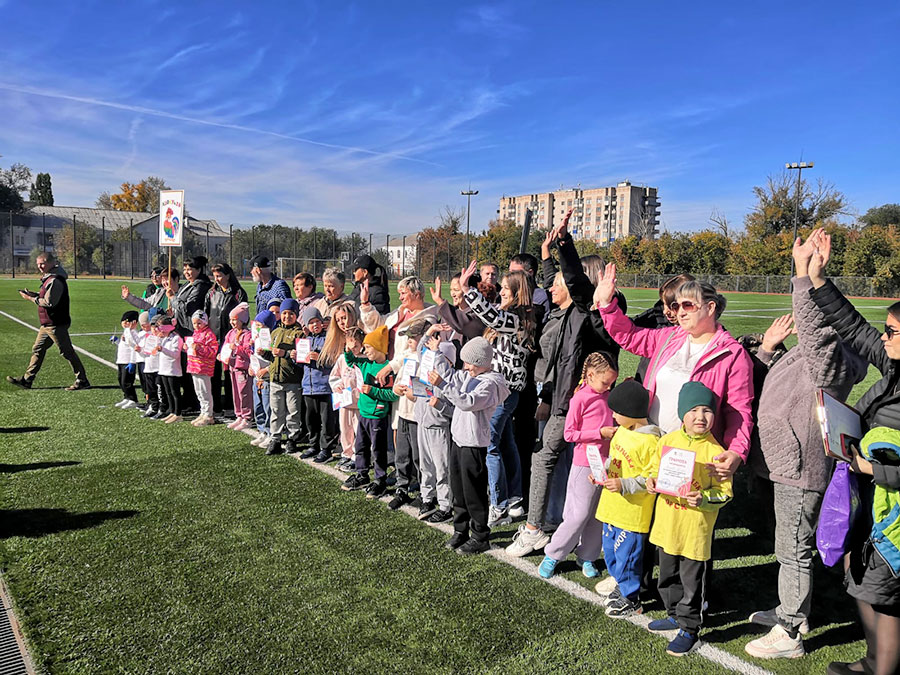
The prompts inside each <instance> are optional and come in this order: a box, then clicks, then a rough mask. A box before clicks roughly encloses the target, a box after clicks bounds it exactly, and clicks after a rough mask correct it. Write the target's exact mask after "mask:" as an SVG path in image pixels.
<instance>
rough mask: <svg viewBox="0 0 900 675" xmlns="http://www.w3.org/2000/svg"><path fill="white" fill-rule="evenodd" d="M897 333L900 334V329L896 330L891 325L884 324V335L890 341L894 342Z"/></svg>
mask: <svg viewBox="0 0 900 675" xmlns="http://www.w3.org/2000/svg"><path fill="white" fill-rule="evenodd" d="M897 333H900V328H894V327H893V326H891V325H888V324H884V334H885V335H887V339H888V340H892V339H893V338H894V336H895V335H896V334H897Z"/></svg>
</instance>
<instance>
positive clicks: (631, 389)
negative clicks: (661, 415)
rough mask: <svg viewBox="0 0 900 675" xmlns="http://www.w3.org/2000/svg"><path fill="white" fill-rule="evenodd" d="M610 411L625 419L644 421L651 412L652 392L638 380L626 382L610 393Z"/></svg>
mask: <svg viewBox="0 0 900 675" xmlns="http://www.w3.org/2000/svg"><path fill="white" fill-rule="evenodd" d="M606 403H607V405H608V406H609V409H610V410H612V411H613V412H615V413H619V414H620V415H625V417H630V418H632V419H636V420H639V419H643V418H644V417H646V416H647V414H648V413H649V410H650V392H648V391H647V390H646V389H644V388H643V387H642V386H641V383H640V382H638V381H637V380H625V381H624V382H622V384H619V385H617V386H616V388H615V389H613V390H612V391H611V392H609V399H608V400H607V402H606Z"/></svg>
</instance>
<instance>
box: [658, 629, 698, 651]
mask: <svg viewBox="0 0 900 675" xmlns="http://www.w3.org/2000/svg"><path fill="white" fill-rule="evenodd" d="M699 646H700V638H699V637H698V636H697V635H691V634H690V633H688V632H687V631H686V630H680V631H678V635H676V636H675V639H674V640H672V641H671V642H670V643H669V646H668V647H666V654H671V655H672V656H684V655H685V654H690V653H691V652H692V651H694V650H695V649H696V648H697V647H699Z"/></svg>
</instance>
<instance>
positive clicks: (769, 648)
mask: <svg viewBox="0 0 900 675" xmlns="http://www.w3.org/2000/svg"><path fill="white" fill-rule="evenodd" d="M744 651H745V652H747V653H748V654H750V656H755V657H757V658H760V659H799V658H800V657H801V656H803V655H805V654H806V650H805V649H804V648H803V640H802V639H801V638H800V633H797V637H795V638H792V637H791V636H790V634H789V633H788V632H787V631H786V630H785V629H784V627H783V626H782V625H781V624H778V625H776V626H773V627H772V630H770V631H769V632H768V633H766V634H765V635H763V636H762V637H760V638H756V639H755V640H753V641H751V642H748V643H747V644H746V645H744Z"/></svg>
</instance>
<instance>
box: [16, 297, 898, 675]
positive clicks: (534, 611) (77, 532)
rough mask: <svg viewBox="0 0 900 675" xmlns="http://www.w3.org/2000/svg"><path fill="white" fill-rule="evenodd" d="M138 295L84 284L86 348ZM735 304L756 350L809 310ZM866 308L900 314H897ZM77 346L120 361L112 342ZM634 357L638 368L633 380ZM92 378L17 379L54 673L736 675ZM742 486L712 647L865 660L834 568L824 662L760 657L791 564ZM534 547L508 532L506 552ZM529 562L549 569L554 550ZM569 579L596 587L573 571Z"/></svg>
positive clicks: (19, 534)
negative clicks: (775, 327) (679, 655)
mask: <svg viewBox="0 0 900 675" xmlns="http://www.w3.org/2000/svg"><path fill="white" fill-rule="evenodd" d="M23 285H24V284H23V282H21V281H19V280H16V281H8V280H4V281H0V310H3V311H5V312H8V313H10V314H13V315H15V316H17V317H19V318H21V319H23V320H25V321H28V322H29V323H32V324H34V323H36V312H35V310H34V307H33V305H30V304H29V303H27V302H25V301H22V300H20V299H19V297H18V295H17V294H16V293H15V289H16V288H19V287H21V286H23ZM118 285H119V284H118V283H114V282H102V281H92V280H77V281H73V282H72V283H71V284H70V287H71V290H72V298H73V314H74V324H73V327H72V332H73V333H88V332H106V331H109V332H112V331H113V330H114V329H115V328H116V326H117V324H118V319H119V316H120V315H121V312H122V311H124V309H126V308H127V306H126V305H125V303H123V302H122V301H121V300H120V299H119V295H118ZM29 287H30V288H33V287H35V284H34V282H33V281H32V282H30V284H29ZM627 295H628V297H629V302H630V306H631V307H632V308H633V309H634V310H635V311H636V310H637V309H642V308H644V307H647V306H649V305H650V304H651V303H652V301H653V300H654V299H655V298H654V295H655V294H654V293H653V292H652V291H628V292H627ZM393 300H394V303H395V304H396V296H394V299H393ZM729 302H730V305H729V309H730V310H732V312H733V313H732V314H729V312H728V311H726V315H725V316H724V317H723V321H724V323H725V324H726V326H727V327H728V328H729V329H730V330H731V331H732V333H734V334H736V335H737V334H741V333H743V332H751V331H754V332H758V331H762V330H764V328H765V326H766V325H768V323H769V322H770V321H771V318H772V317H774V316H777V315H778V314H780V313H782V312H784V311H787V308H788V306H789V298H786V297H784V296H750V295H739V294H736V295H729ZM859 305H860V306H861V307H862V308H863V311H864V313H865V314H866V316H867V318H870V319H871V320H873V321H880V320H883V316H884V307H886V306H887V303H886V302H883V301H862V302H860V303H859ZM750 310H762V311H750ZM632 313H633V312H632ZM0 336H2V341H0V343H2V345H3V348H2V349H0V373H2V374H3V375H6V374H17V375H18V374H21V372H22V370H23V369H24V366H25V364H26V363H27V359H28V353H29V351H30V347H31V343H32V342H33V339H34V332H33V331H31V330H29V329H26V328H24V327H21V326H19V325H17V324H14V323H13V322H11V321H9V320H8V319H6V318H5V317H0ZM74 341H75V343H76V344H77V345H79V346H81V347H83V348H85V349H87V350H89V351H91V352H93V353H95V354H97V355H99V356H101V357H103V358H106V359H108V360H114V358H113V357H114V356H115V349H114V347H113V346H112V345H111V344H110V343H109V341H108V335H100V336H84V337H76V338H74ZM83 358H85V357H83ZM634 363H636V359H632V358H631V357H627V358H623V359H622V372H623V375H630V374H631V372H633V364H634ZM85 364H86V366H87V368H88V372H89V374H90V377H91V380H92V382H93V383H94V384H95V385H96V387H95V388H94V389H92V390H90V391H83V392H65V391H61V389H60V388H61V387H62V386H65V385H67V384H69V383H71V381H72V373H71V369H69V367H68V364H67V363H66V362H65V361H64V360H63V359H62V358H60V357H59V355H58V353H57V352H56V351H55V350H51V351H50V352H49V353H48V355H47V359H46V361H45V364H44V368H43V370H42V371H41V373H40V376H39V378H38V380H37V381H36V382H35V389H34V390H32V391H30V392H23V391H21V390H18V389H14V388H13V387H11V386H10V385H8V384H7V383H5V382H2V383H0V440H2V442H0V474H2V479H3V490H2V491H0V509H2V517H0V562H2V566H3V569H4V573H5V577H6V580H7V582H8V583H9V586H10V589H11V592H12V595H13V598H14V602H15V605H16V609H17V615H18V618H19V619H20V621H21V623H22V625H23V628H24V630H25V633H26V635H27V638H28V642H29V645H30V647H31V649H32V655H33V657H34V658H35V660H36V662H37V663H38V665H39V667H41V668H42V669H45V670H47V671H49V672H77V673H100V672H103V673H105V672H147V673H150V672H153V673H157V672H204V673H206V672H235V673H245V672H246V673H267V672H323V673H324V672H359V671H369V672H483V671H489V672H496V673H501V672H502V673H508V672H514V673H526V672H527V673H531V672H535V671H539V670H550V671H552V672H574V671H587V670H589V669H590V670H597V671H605V672H642V673H643V672H649V673H655V672H659V673H679V672H684V673H694V672H719V670H720V669H719V668H718V667H716V666H714V664H712V663H710V662H709V661H706V660H704V659H702V658H701V657H699V656H697V655H693V656H691V657H688V658H687V659H683V660H676V659H673V658H670V657H667V656H666V655H665V654H664V647H665V642H664V641H663V640H662V639H661V638H659V637H655V636H653V635H651V634H649V633H647V632H646V631H644V630H643V629H640V628H638V627H635V626H632V625H631V624H628V623H627V622H622V621H618V622H617V621H614V620H611V619H608V618H606V617H605V616H604V615H603V614H602V611H601V610H600V609H599V608H597V607H595V606H593V605H589V604H587V603H585V602H583V601H581V600H578V599H576V598H573V597H571V596H569V595H567V594H565V593H563V592H562V591H560V590H558V589H556V588H554V587H552V586H550V585H548V584H545V583H543V582H541V581H540V580H537V579H534V578H531V577H528V576H526V575H523V574H522V573H520V572H518V571H517V570H515V569H513V568H511V567H509V566H507V565H505V564H503V563H502V562H500V561H497V560H494V559H492V558H490V557H477V558H475V559H466V558H462V557H460V556H457V555H455V554H452V553H450V552H448V551H445V550H444V549H443V548H442V543H443V541H444V538H445V537H444V535H443V534H441V533H440V532H438V531H436V530H434V529H432V528H429V527H427V526H425V525H423V524H422V523H419V522H417V521H416V520H414V519H413V518H410V517H409V516H407V515H405V514H402V513H392V512H390V511H388V509H387V508H386V506H385V505H384V504H383V503H380V502H379V503H373V502H370V501H367V500H365V499H364V498H363V496H362V495H361V494H358V493H356V494H346V493H343V492H341V491H340V490H339V489H338V482H337V481H336V480H335V479H334V478H332V477H330V476H327V475H325V474H322V473H321V472H319V471H317V470H315V469H313V468H311V467H310V466H307V465H305V464H301V463H300V462H298V461H297V460H295V459H292V458H288V457H277V458H271V457H265V456H264V455H263V454H262V451H260V450H257V449H255V448H253V447H251V446H249V444H248V442H247V441H248V438H247V437H246V436H244V435H243V434H239V433H234V432H230V431H228V430H227V429H225V428H224V427H222V426H216V427H211V428H203V429H195V428H192V427H190V426H189V425H187V424H179V425H161V424H159V423H155V422H150V421H146V420H142V419H140V418H139V415H138V414H137V413H136V412H135V411H119V410H117V409H115V408H113V407H112V404H113V403H114V402H116V401H118V400H119V398H120V396H119V392H118V391H117V389H116V387H115V371H113V370H112V369H110V368H107V367H106V366H103V365H101V364H99V363H97V362H95V361H92V360H90V359H87V358H85ZM858 393H859V388H858V389H857V394H856V395H858ZM27 429H34V430H32V431H26V430H27ZM736 492H737V495H736V498H735V500H734V502H733V503H732V504H731V505H729V506H728V507H726V508H725V509H724V510H723V511H722V513H721V516H720V520H719V528H718V531H717V533H716V541H715V542H714V548H713V554H714V558H715V572H714V575H713V584H712V588H711V590H710V594H709V600H710V603H711V616H710V618H709V621H708V622H707V628H706V630H705V633H704V636H703V637H704V640H706V641H708V642H711V643H713V644H715V645H716V646H718V647H720V648H722V649H724V650H726V651H728V652H731V653H733V654H735V655H738V656H740V657H741V658H744V659H746V660H747V661H751V662H755V663H757V664H759V665H762V666H763V667H765V668H767V669H770V670H773V671H775V672H779V673H801V672H802V673H806V672H822V671H823V670H824V667H825V665H826V664H827V663H828V662H829V661H830V660H833V659H842V660H853V659H856V658H858V657H859V656H860V655H861V654H862V653H863V646H862V644H861V643H860V642H859V640H860V637H861V635H860V632H859V629H858V627H857V625H856V624H857V619H856V615H855V612H854V610H853V607H852V605H851V603H850V602H849V601H848V599H847V597H846V596H845V594H844V593H843V590H842V586H841V583H840V575H839V574H838V573H837V572H836V571H835V570H825V569H823V568H822V567H821V566H820V565H818V563H817V569H816V594H815V599H814V604H813V622H812V623H813V632H812V633H811V635H810V636H809V637H808V639H807V640H806V645H807V648H808V649H809V650H810V651H811V652H812V653H811V654H810V655H809V656H807V657H806V658H804V659H801V660H799V661H757V660H755V659H752V658H751V657H749V656H747V655H746V654H745V653H744V652H743V645H744V644H746V642H747V641H749V640H750V639H753V638H754V637H756V636H758V635H760V634H762V632H763V630H762V629H757V628H753V627H750V626H748V625H747V624H746V621H745V620H746V616H747V615H748V614H749V613H750V612H751V611H754V610H756V609H765V608H769V607H771V606H774V604H776V597H777V593H776V588H777V586H776V584H777V580H776V574H777V564H776V563H775V558H774V555H773V553H772V540H773V535H772V529H771V528H772V520H771V497H770V496H769V495H768V494H767V492H766V490H765V486H764V485H761V484H758V483H757V484H754V485H751V484H750V481H749V480H748V479H747V478H746V476H745V475H743V473H742V474H739V477H738V479H737V480H736ZM513 531H514V526H509V527H505V528H501V529H500V530H499V531H498V532H497V533H496V535H495V543H497V544H505V543H507V542H508V541H509V540H510V539H511V536H512V534H513ZM528 560H529V561H531V562H532V563H534V564H535V565H536V564H538V563H539V562H540V556H539V555H535V556H530V557H529V558H528ZM560 573H561V574H562V575H563V576H564V577H566V578H568V579H570V580H572V581H575V582H577V583H579V584H582V585H583V586H585V587H586V588H592V586H593V582H592V581H589V580H587V579H584V577H583V576H582V575H581V574H580V571H579V570H578V569H577V567H576V565H575V564H574V562H573V561H571V560H570V561H568V562H566V563H563V564H561V565H560ZM651 611H652V612H654V613H653V614H652V615H653V616H654V617H655V616H660V615H661V614H660V613H659V608H658V607H657V608H655V609H652V608H651Z"/></svg>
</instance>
